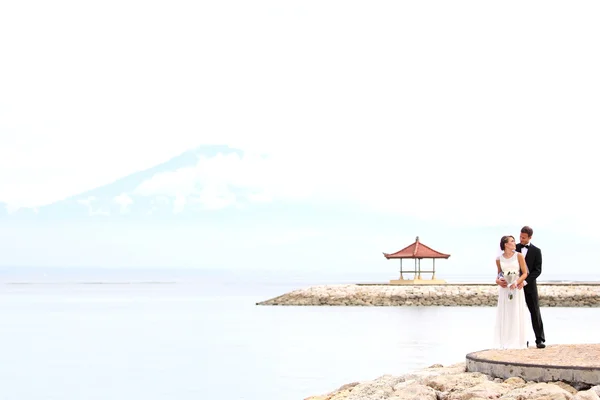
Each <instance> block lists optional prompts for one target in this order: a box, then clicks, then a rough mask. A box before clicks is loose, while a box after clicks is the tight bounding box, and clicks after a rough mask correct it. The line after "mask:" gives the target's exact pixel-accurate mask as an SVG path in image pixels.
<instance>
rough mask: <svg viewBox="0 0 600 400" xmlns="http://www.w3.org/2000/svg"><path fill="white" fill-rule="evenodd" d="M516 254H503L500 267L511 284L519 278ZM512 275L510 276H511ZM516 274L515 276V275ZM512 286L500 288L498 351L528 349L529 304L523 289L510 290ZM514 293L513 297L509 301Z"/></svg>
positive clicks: (500, 257)
mask: <svg viewBox="0 0 600 400" xmlns="http://www.w3.org/2000/svg"><path fill="white" fill-rule="evenodd" d="M517 254H518V253H517V252H515V253H514V254H513V255H512V256H511V257H510V258H505V257H504V255H503V254H501V255H500V256H499V257H498V259H499V260H500V267H501V268H502V272H503V273H504V277H505V279H506V280H507V281H508V282H510V279H511V277H516V278H513V279H514V281H515V282H516V280H517V279H518V277H519V271H520V269H521V268H520V267H519V259H518V258H517V257H518V256H517ZM509 273H510V274H509ZM513 274H514V275H513ZM509 286H510V284H509V285H508V286H507V287H506V288H503V287H501V286H498V308H497V310H496V329H495V335H494V347H495V348H497V349H524V348H526V347H527V341H526V330H525V321H526V320H527V312H528V311H527V303H525V293H524V292H523V289H514V290H512V291H511V290H510V289H509ZM511 292H512V294H513V297H512V299H509V294H510V293H511Z"/></svg>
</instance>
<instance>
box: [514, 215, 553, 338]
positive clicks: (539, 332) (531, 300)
mask: <svg viewBox="0 0 600 400" xmlns="http://www.w3.org/2000/svg"><path fill="white" fill-rule="evenodd" d="M532 236H533V229H531V228H530V227H529V226H524V227H523V228H521V235H520V237H519V239H520V241H521V243H519V244H518V245H517V249H516V250H517V251H518V252H519V253H522V254H523V256H525V263H526V264H527V268H528V269H529V275H527V278H526V279H525V281H526V282H527V285H525V286H524V287H523V286H522V284H521V286H520V288H523V290H524V291H525V302H526V303H527V308H529V313H530V314H531V325H532V326H533V332H534V333H535V344H536V346H537V348H538V349H543V348H544V347H546V345H545V344H544V342H545V341H546V338H545V337H544V324H543V323H542V315H541V313H540V303H539V298H538V290H537V283H536V279H537V277H538V276H540V274H541V273H542V251H541V250H540V249H539V248H538V247H535V246H534V245H532V244H531V243H530V241H531V237H532Z"/></svg>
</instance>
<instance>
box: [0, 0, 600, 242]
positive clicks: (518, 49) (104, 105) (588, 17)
mask: <svg viewBox="0 0 600 400" xmlns="http://www.w3.org/2000/svg"><path fill="white" fill-rule="evenodd" d="M598 11H600V5H599V4H598V3H597V2H594V1H581V2H576V3H573V2H567V1H553V2H548V1H528V2H521V1H503V2H497V3H490V2H481V1H453V2H447V1H428V2H397V1H378V2H371V1H348V0H344V1H331V0H325V1H323V0H319V1H307V0H303V1H285V2H282V1H279V0H278V1H275V0H274V1H262V0H258V1H251V2H248V1H211V2H208V1H202V2H197V1H189V2H186V1H171V2H162V3H161V2H147V1H130V0H119V1H105V2H102V3H98V4H92V3H89V2H78V1H54V2H43V1H37V2H16V1H15V2H4V3H3V4H2V5H1V6H0V59H1V62H0V202H4V203H7V204H8V206H9V208H10V209H11V210H14V209H15V208H18V207H31V206H40V205H44V204H49V203H52V202H55V201H57V200H60V199H62V198H65V197H67V196H71V195H74V194H77V193H80V192H83V191H85V190H89V189H93V188H95V187H98V186H100V185H103V184H107V183H110V182H112V181H113V180H115V179H117V178H120V177H123V176H126V175H128V174H130V173H132V172H135V171H139V170H143V169H145V168H149V167H152V166H154V165H156V164H158V163H160V162H163V161H166V160H168V159H170V158H171V157H173V156H176V155H177V154H179V153H181V152H183V151H185V150H187V149H190V148H193V147H195V146H198V145H201V144H227V145H230V146H232V147H236V148H239V149H242V150H245V151H246V152H247V154H246V156H245V157H243V158H241V159H240V158H239V157H220V158H216V159H213V160H208V161H205V162H204V164H201V165H199V167H198V171H205V172H202V173H200V172H194V171H193V170H191V169H187V170H180V171H173V172H171V173H169V174H165V175H162V176H160V177H156V179H154V180H153V181H149V182H148V183H147V184H146V185H145V186H144V187H142V188H140V189H139V190H142V191H143V190H146V192H147V193H151V194H155V193H161V194H163V195H165V196H171V197H173V198H176V197H177V196H179V199H180V201H184V200H181V199H185V197H186V196H188V195H189V190H188V189H186V188H189V187H190V184H191V183H193V182H196V181H197V180H199V179H202V180H203V181H202V182H205V183H206V182H210V183H211V185H213V186H211V187H215V188H218V187H221V186H226V185H227V184H228V183H231V182H237V183H242V184H244V185H246V186H248V187H250V188H253V189H255V190H256V193H257V196H258V197H257V198H256V201H262V202H267V203H268V202H269V201H274V199H277V198H296V199H300V200H302V201H306V202H310V203H312V204H321V203H329V204H337V203H339V204H344V203H346V202H348V203H354V204H360V205H363V206H365V207H367V209H371V210H375V211H377V212H381V213H388V214H390V215H401V216H409V217H415V218H423V219H427V220H429V221H440V222H448V223H452V224H457V225H460V226H469V227H474V228H477V227H490V226H492V227H493V226H497V225H506V226H515V227H519V226H521V225H523V224H524V223H528V224H531V225H533V226H535V227H536V228H538V229H546V230H548V231H550V230H551V231H552V232H555V234H561V233H562V234H569V233H572V232H577V233H578V234H581V235H583V236H585V237H588V238H590V239H593V240H600V234H598V232H597V229H598V226H599V225H600V213H598V212H597V204H598V203H599V200H600V199H599V198H598V197H599V196H598V193H597V190H596V188H595V185H594V184H593V182H595V181H596V180H597V179H596V174H597V171H598V170H600V168H599V167H600V165H599V161H598V158H597V154H596V153H597V148H598V147H597V145H594V143H595V139H594V134H596V133H598V131H599V128H600V119H599V118H598V110H599V109H600V99H599V97H598V93H600V75H599V74H598V73H597V71H600V53H599V52H598V51H597V48H598V41H599V40H600V39H599V38H600V26H599V25H598V24H597V15H598ZM259 154H266V155H268V157H267V158H261V157H259ZM207 163H211V165H212V166H209V165H208V164H207ZM206 171H209V172H206ZM207 174H208V175H207ZM215 190H216V189H215ZM208 201H209V200H207V203H208ZM226 203H227V202H226ZM224 204H225V203H224ZM227 204H229V203H227ZM229 205H231V204H229ZM215 207H216V208H219V207H220V206H219V204H216V205H215ZM407 244H408V243H407Z"/></svg>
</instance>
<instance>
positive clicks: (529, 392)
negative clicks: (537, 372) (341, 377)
mask: <svg viewBox="0 0 600 400" xmlns="http://www.w3.org/2000/svg"><path fill="white" fill-rule="evenodd" d="M577 386H578V385H575V387H574V386H571V385H570V384H568V383H565V382H560V381H558V382H548V383H546V382H534V381H525V380H523V379H522V378H519V377H510V378H507V379H500V378H493V377H491V376H489V375H485V374H482V373H480V372H466V365H465V363H460V364H454V365H450V366H448V367H444V366H442V365H439V364H436V365H432V366H431V367H429V368H425V369H422V370H418V371H415V372H412V373H409V374H406V375H402V376H392V375H384V376H381V377H379V378H377V379H374V380H372V381H365V382H353V383H349V384H346V385H344V386H342V387H340V388H339V389H337V390H334V391H332V392H329V393H326V394H323V395H319V396H311V397H308V398H306V399H305V400H383V399H385V400H408V399H423V400H427V399H429V400H483V399H506V400H522V399H539V400H542V399H545V400H548V399H552V400H600V386H593V387H589V386H587V387H577Z"/></svg>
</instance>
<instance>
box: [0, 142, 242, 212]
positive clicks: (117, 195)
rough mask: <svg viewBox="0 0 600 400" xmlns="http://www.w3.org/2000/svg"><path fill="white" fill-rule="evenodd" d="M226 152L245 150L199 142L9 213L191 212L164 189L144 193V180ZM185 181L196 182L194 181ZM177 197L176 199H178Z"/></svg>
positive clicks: (234, 153)
mask: <svg viewBox="0 0 600 400" xmlns="http://www.w3.org/2000/svg"><path fill="white" fill-rule="evenodd" d="M227 156H236V157H239V158H242V157H243V156H244V152H243V151H241V150H238V149H234V148H231V147H229V146H200V147H198V148H195V149H192V150H189V151H186V152H184V153H182V154H180V155H178V156H176V157H174V158H172V159H170V160H168V161H166V162H164V163H162V164H159V165H156V166H154V167H151V168H148V169H146V170H143V171H139V172H136V173H134V174H131V175H128V176H125V177H123V178H120V179H118V180H116V181H114V182H112V183H110V184H107V185H104V186H101V187H98V188H95V189H92V190H89V191H87V192H83V193H79V194H77V195H74V196H71V197H68V198H66V199H64V200H61V201H58V202H55V203H52V204H50V205H46V206H42V207H39V208H38V209H36V210H34V209H19V210H18V211H17V212H15V213H12V214H11V216H12V217H15V218H18V217H21V218H40V219H55V218H58V219H65V218H66V219H69V218H79V217H102V216H104V217H109V216H110V217H113V218H114V217H135V216H147V215H155V216H160V215H163V216H167V215H168V216H172V215H173V214H174V211H175V213H180V212H190V211H191V210H190V208H192V207H189V206H188V207H185V204H181V203H182V201H181V199H178V198H177V196H169V194H167V193H163V194H161V193H158V194H153V193H147V192H148V191H147V190H146V192H144V190H143V189H144V184H147V183H148V182H151V180H152V179H156V178H157V177H168V175H169V174H172V175H173V174H177V173H179V172H182V171H186V170H189V171H190V172H192V173H193V172H194V169H195V168H197V166H198V162H199V161H200V160H201V159H208V160H210V159H213V158H215V157H227ZM191 180H193V177H191ZM185 184H186V183H185V182H184V185H185ZM187 184H188V185H195V183H194V182H193V181H190V182H188V183H187ZM196 186H197V185H196ZM196 189H198V188H196ZM178 201H179V203H177V202H178ZM177 208H178V209H177ZM0 215H1V214H0Z"/></svg>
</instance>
